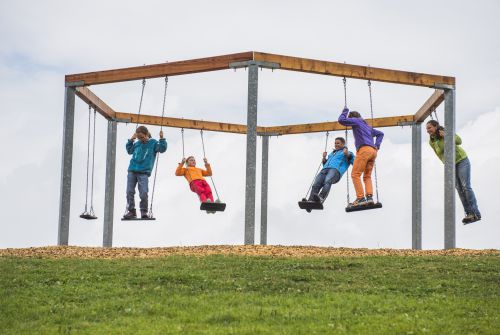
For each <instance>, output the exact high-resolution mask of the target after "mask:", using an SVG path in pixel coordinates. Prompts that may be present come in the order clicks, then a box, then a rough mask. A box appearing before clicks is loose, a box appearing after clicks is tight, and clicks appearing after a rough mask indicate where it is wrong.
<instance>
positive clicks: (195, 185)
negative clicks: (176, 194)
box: [189, 180, 207, 202]
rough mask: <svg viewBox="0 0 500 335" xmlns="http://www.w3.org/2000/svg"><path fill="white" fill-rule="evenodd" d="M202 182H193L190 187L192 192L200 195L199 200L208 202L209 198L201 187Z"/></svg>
mask: <svg viewBox="0 0 500 335" xmlns="http://www.w3.org/2000/svg"><path fill="white" fill-rule="evenodd" d="M201 181H202V180H193V181H192V182H191V184H190V185H189V187H190V188H191V191H193V192H194V193H196V194H197V195H198V198H200V201H201V202H205V201H206V200H207V197H206V196H205V194H203V186H202V185H201Z"/></svg>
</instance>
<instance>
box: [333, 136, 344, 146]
mask: <svg viewBox="0 0 500 335" xmlns="http://www.w3.org/2000/svg"><path fill="white" fill-rule="evenodd" d="M336 140H339V141H340V142H342V144H345V139H344V138H343V137H337V138H335V141H336Z"/></svg>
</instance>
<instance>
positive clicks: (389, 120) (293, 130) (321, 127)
mask: <svg viewBox="0 0 500 335" xmlns="http://www.w3.org/2000/svg"><path fill="white" fill-rule="evenodd" d="M366 122H368V124H369V125H372V120H371V119H367V120H366ZM411 122H413V115H401V116H391V117H380V118H374V119H373V127H376V128H382V127H394V126H401V125H406V124H408V123H411ZM345 128H346V127H345V126H343V125H341V124H340V123H338V122H337V121H335V122H320V123H307V124H295V125H288V126H275V127H264V130H265V132H266V133H269V134H279V135H291V134H304V133H317V132H325V131H342V130H345ZM347 129H351V128H350V127H348V128H347Z"/></svg>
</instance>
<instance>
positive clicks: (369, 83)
mask: <svg viewBox="0 0 500 335" xmlns="http://www.w3.org/2000/svg"><path fill="white" fill-rule="evenodd" d="M368 92H369V93H370V113H371V117H372V121H371V123H372V129H373V97H372V82H371V80H368ZM373 171H374V172H375V193H376V196H377V202H379V201H378V178H377V162H376V161H375V162H374V163H373Z"/></svg>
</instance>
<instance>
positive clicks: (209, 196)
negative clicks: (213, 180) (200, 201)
mask: <svg viewBox="0 0 500 335" xmlns="http://www.w3.org/2000/svg"><path fill="white" fill-rule="evenodd" d="M203 194H204V195H205V197H206V199H210V200H212V202H214V196H213V195H212V189H211V188H210V185H209V184H208V183H207V182H206V181H205V180H203Z"/></svg>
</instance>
